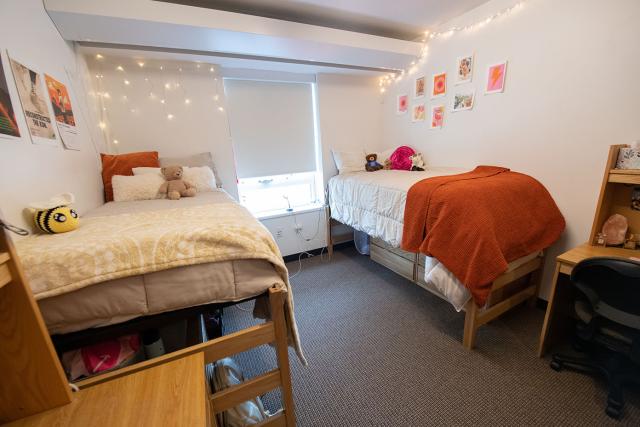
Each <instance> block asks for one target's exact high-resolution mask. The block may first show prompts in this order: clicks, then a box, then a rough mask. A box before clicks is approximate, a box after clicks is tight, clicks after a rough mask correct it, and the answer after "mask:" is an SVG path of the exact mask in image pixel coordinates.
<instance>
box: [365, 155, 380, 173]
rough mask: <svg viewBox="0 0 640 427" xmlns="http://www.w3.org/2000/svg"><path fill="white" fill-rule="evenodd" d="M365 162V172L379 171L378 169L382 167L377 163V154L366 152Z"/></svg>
mask: <svg viewBox="0 0 640 427" xmlns="http://www.w3.org/2000/svg"><path fill="white" fill-rule="evenodd" d="M366 158H367V164H366V165H364V168H365V169H366V170H367V172H375V171H379V170H380V169H382V168H383V166H382V165H381V164H380V163H378V155H377V154H373V153H371V154H367V157H366Z"/></svg>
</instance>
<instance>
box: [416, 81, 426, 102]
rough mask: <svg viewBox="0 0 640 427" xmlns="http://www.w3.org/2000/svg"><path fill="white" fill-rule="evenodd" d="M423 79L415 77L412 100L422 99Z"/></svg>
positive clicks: (423, 90)
mask: <svg viewBox="0 0 640 427" xmlns="http://www.w3.org/2000/svg"><path fill="white" fill-rule="evenodd" d="M425 83H426V82H425V77H424V76H421V77H417V78H416V81H415V84H414V94H413V97H414V98H422V97H424V92H425V86H426V85H425Z"/></svg>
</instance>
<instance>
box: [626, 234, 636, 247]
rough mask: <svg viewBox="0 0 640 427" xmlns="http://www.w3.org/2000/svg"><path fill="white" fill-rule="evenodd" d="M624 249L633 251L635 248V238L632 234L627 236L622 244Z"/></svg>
mask: <svg viewBox="0 0 640 427" xmlns="http://www.w3.org/2000/svg"><path fill="white" fill-rule="evenodd" d="M624 248H625V249H635V248H636V236H635V235H634V234H629V237H628V238H627V240H625V242H624Z"/></svg>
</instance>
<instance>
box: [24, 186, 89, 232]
mask: <svg viewBox="0 0 640 427" xmlns="http://www.w3.org/2000/svg"><path fill="white" fill-rule="evenodd" d="M74 201H75V197H74V196H73V194H71V193H63V194H59V195H57V196H55V197H52V198H51V199H50V200H48V201H46V202H36V203H31V204H30V205H29V207H30V208H31V210H32V211H33V222H34V224H35V226H36V228H37V229H38V230H40V231H42V232H43V233H48V234H57V233H66V232H67V231H73V230H75V229H76V228H78V225H79V222H80V221H79V219H78V218H79V217H78V213H77V212H76V211H75V210H74V209H72V208H70V207H69V205H70V204H72V203H73V202H74Z"/></svg>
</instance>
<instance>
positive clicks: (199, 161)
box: [160, 152, 222, 191]
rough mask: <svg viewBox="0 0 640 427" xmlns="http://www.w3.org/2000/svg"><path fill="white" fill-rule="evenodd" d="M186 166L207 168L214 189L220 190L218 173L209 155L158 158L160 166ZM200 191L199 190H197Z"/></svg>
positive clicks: (207, 153)
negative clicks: (214, 183) (210, 173)
mask: <svg viewBox="0 0 640 427" xmlns="http://www.w3.org/2000/svg"><path fill="white" fill-rule="evenodd" d="M173 165H180V166H183V167H184V166H188V167H200V166H208V167H209V168H210V169H211V172H213V176H214V177H215V182H216V187H218V188H221V187H222V185H221V183H220V178H219V176H220V175H218V171H217V170H216V165H215V163H213V157H212V156H211V153H209V152H204V153H198V154H194V155H192V156H186V157H161V158H160V166H173ZM198 191H200V190H198Z"/></svg>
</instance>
